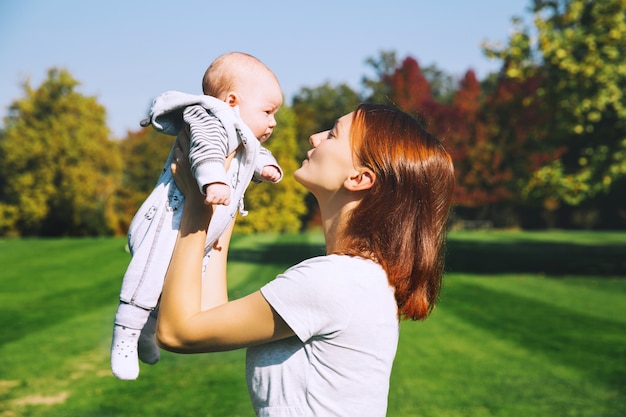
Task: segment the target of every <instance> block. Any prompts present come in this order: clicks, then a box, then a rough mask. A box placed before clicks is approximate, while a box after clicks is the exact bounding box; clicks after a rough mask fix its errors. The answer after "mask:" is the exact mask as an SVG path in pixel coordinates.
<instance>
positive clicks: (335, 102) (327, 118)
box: [291, 83, 361, 157]
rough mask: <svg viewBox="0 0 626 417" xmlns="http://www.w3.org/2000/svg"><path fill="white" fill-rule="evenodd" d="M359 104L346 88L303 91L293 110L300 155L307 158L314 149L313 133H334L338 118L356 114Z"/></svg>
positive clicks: (338, 86) (351, 91) (348, 88)
mask: <svg viewBox="0 0 626 417" xmlns="http://www.w3.org/2000/svg"><path fill="white" fill-rule="evenodd" d="M360 102H361V99H360V97H359V95H358V94H357V93H356V92H355V91H354V90H352V89H351V88H350V87H349V86H348V85H347V84H339V85H337V86H333V85H331V84H329V83H324V84H322V85H321V86H319V87H316V88H308V87H305V88H301V89H300V91H299V92H298V93H297V94H296V95H295V96H294V97H293V100H292V106H291V108H292V109H293V111H294V114H295V117H296V135H297V140H298V155H299V156H300V157H304V155H305V153H306V151H307V150H308V149H309V148H310V147H311V144H310V143H309V137H310V136H311V135H312V134H313V133H317V132H321V131H324V130H329V129H332V127H333V125H334V124H335V121H336V120H337V118H339V117H341V116H343V115H344V114H347V113H350V112H351V111H353V110H354V109H355V108H356V106H357V105H358V104H359V103H360Z"/></svg>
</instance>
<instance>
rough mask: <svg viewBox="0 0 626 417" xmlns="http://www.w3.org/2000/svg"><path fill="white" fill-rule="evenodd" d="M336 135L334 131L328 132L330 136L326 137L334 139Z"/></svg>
mask: <svg viewBox="0 0 626 417" xmlns="http://www.w3.org/2000/svg"><path fill="white" fill-rule="evenodd" d="M334 137H335V135H333V132H330V131H329V132H328V136H327V137H326V139H327V140H328V139H333V138H334Z"/></svg>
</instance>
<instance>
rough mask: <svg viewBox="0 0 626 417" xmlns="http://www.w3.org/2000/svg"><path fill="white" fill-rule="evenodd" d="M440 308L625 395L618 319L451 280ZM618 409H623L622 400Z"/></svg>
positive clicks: (624, 349) (625, 362)
mask: <svg viewBox="0 0 626 417" xmlns="http://www.w3.org/2000/svg"><path fill="white" fill-rule="evenodd" d="M468 300H472V301H471V302H469V301H468ZM439 306H440V307H441V308H442V309H445V310H446V311H448V312H450V313H452V314H454V315H456V316H458V317H460V318H462V319H463V321H465V322H467V323H470V324H472V325H474V326H477V327H480V328H483V329H485V330H487V331H488V332H490V333H492V334H494V335H495V336H497V337H498V338H500V339H503V340H508V341H511V342H514V343H516V344H518V345H520V346H523V347H524V348H526V349H528V350H529V351H531V352H533V353H534V354H536V355H540V356H544V357H548V358H550V360H551V361H552V362H553V363H555V364H556V363H560V364H563V365H565V366H567V367H571V368H575V369H578V370H580V372H581V373H583V374H585V375H589V376H590V378H592V379H593V380H595V381H597V382H598V383H602V384H608V385H610V386H611V387H612V388H613V389H615V390H616V391H617V392H620V393H622V394H626V344H625V343H624V342H625V338H624V331H625V328H624V324H623V323H620V322H618V321H617V320H615V321H611V320H607V319H601V318H597V317H592V316H588V315H582V314H580V313H576V312H574V311H572V310H568V309H564V308H560V307H557V306H555V305H553V304H547V303H542V302H539V301H537V300H531V299H527V298H523V297H519V296H515V295H512V294H508V293H502V292H498V291H496V290H493V289H488V288H484V287H482V286H478V285H472V284H471V283H470V282H458V281H457V282H454V281H453V280H450V281H448V285H446V286H445V288H444V293H443V294H442V298H441V303H440V304H439ZM621 407H622V408H624V411H626V404H622V406H621Z"/></svg>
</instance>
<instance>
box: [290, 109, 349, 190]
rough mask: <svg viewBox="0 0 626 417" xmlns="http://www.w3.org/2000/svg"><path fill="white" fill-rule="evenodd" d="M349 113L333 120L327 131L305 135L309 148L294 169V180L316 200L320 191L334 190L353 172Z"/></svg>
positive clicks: (339, 187)
mask: <svg viewBox="0 0 626 417" xmlns="http://www.w3.org/2000/svg"><path fill="white" fill-rule="evenodd" d="M352 117H353V113H349V114H347V115H345V116H343V117H341V118H339V119H338V120H337V122H336V123H335V126H334V127H333V128H332V129H331V130H328V131H325V132H320V133H316V134H314V135H312V136H311V137H310V138H309V141H310V142H311V145H313V149H311V150H309V151H308V152H307V159H305V160H304V161H303V162H302V166H301V167H300V168H299V169H298V170H296V172H295V173H294V177H295V179H296V181H298V182H299V183H300V184H302V185H304V186H305V187H306V188H307V189H309V191H311V192H312V193H313V195H315V196H316V197H317V198H318V199H319V198H320V197H322V196H323V195H324V193H334V192H336V191H338V190H339V189H341V188H342V187H343V184H344V182H345V180H346V179H348V178H349V177H350V176H351V175H354V172H355V169H354V164H353V161H352V148H351V146H350V127H351V126H352Z"/></svg>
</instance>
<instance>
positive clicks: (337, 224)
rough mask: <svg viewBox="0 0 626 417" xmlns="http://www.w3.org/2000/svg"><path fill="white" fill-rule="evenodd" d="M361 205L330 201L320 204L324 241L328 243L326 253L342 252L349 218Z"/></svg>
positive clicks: (346, 201)
mask: <svg viewBox="0 0 626 417" xmlns="http://www.w3.org/2000/svg"><path fill="white" fill-rule="evenodd" d="M358 204H359V201H358V200H352V199H350V200H341V199H330V200H328V201H326V203H322V202H320V215H321V218H322V228H323V230H324V240H325V241H326V253H340V252H342V249H343V247H342V244H343V243H342V242H343V239H342V237H343V232H344V229H345V227H346V224H347V220H348V217H349V216H350V213H351V212H352V210H354V208H355V207H356V206H357V205H358Z"/></svg>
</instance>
